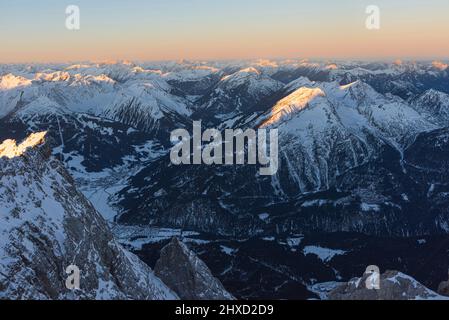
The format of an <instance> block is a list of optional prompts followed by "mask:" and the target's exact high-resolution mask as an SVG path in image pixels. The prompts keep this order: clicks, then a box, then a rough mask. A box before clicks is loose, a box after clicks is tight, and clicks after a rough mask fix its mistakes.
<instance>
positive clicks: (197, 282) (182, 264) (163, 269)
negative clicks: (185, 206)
mask: <svg viewBox="0 0 449 320" xmlns="http://www.w3.org/2000/svg"><path fill="white" fill-rule="evenodd" d="M154 272H155V274H156V275H157V276H158V277H159V278H160V279H162V281H164V283H166V284H167V285H168V286H169V287H170V288H171V289H173V290H174V291H175V292H176V293H177V294H178V296H179V297H180V298H181V299H184V300H232V299H234V297H233V296H232V295H231V294H230V293H229V292H227V291H226V289H225V288H224V287H223V285H222V284H221V282H220V281H219V280H218V279H216V278H215V277H214V276H213V275H212V273H211V271H210V270H209V268H208V267H207V266H206V264H205V263H204V262H203V261H201V260H200V259H199V258H198V257H197V256H196V255H195V254H194V253H193V252H192V251H190V250H189V249H188V248H187V247H186V246H185V245H184V244H183V243H181V242H180V241H179V240H178V239H177V238H173V239H172V240H171V242H170V243H169V244H168V245H167V246H165V247H164V248H163V249H162V251H161V256H160V258H159V260H158V261H157V263H156V266H155V268H154Z"/></svg>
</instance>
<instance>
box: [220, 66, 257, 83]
mask: <svg viewBox="0 0 449 320" xmlns="http://www.w3.org/2000/svg"><path fill="white" fill-rule="evenodd" d="M260 75H261V72H260V71H259V70H257V69H256V68H254V67H248V68H244V69H241V70H239V71H237V72H235V73H233V74H231V75H228V76H225V77H223V78H222V79H221V81H226V82H231V81H232V82H235V81H238V82H240V81H242V80H245V79H246V78H247V77H251V76H252V77H258V76H260Z"/></svg>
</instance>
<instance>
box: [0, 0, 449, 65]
mask: <svg viewBox="0 0 449 320" xmlns="http://www.w3.org/2000/svg"><path fill="white" fill-rule="evenodd" d="M68 5H77V6H79V8H80V30H77V31H73V30H68V29H67V28H66V23H65V22H66V17H67V16H66V13H65V10H66V7H67V6H68ZM368 5H377V6H378V7H379V9H380V29H379V30H369V29H367V28H366V26H365V21H366V19H367V17H368V14H367V13H366V12H365V10H366V7H367V6H368ZM448 14H449V1H448V0H313V1H311V0H308V1H305V0H126V1H124V0H70V1H67V0H0V63H11V62H67V61H87V60H94V61H103V60H121V59H126V60H134V61H142V60H178V59H194V60H213V59H220V60H223V59H224V60H227V59H253V58H317V59H318V58H323V59H397V58H401V59H447V58H448V57H449V19H448V18H447V16H448Z"/></svg>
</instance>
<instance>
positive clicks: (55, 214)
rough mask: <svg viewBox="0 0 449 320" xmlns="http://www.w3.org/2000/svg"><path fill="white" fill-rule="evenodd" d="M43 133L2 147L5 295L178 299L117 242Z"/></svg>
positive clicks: (0, 272)
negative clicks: (73, 285)
mask: <svg viewBox="0 0 449 320" xmlns="http://www.w3.org/2000/svg"><path fill="white" fill-rule="evenodd" d="M44 136H45V134H44V133H41V134H37V135H32V136H30V137H29V138H28V139H26V140H25V141H24V142H23V143H21V144H20V145H18V146H17V145H16V143H15V141H13V140H7V141H6V142H5V143H3V144H1V145H0V299H12V300H16V299H33V300H47V299H100V300H103V299H104V300H106V299H177V296H176V294H174V293H173V292H172V291H171V290H170V289H169V288H168V287H167V286H166V285H165V284H164V283H163V282H162V281H161V280H160V279H158V278H157V277H156V276H155V275H154V273H153V271H152V270H151V269H150V268H149V267H148V266H147V265H145V264H144V263H143V262H141V261H140V260H139V259H138V258H137V257H136V256H135V255H133V254H131V253H129V252H127V251H126V250H124V249H123V248H122V247H121V246H120V245H119V244H118V243H117V241H116V240H115V239H114V237H113V235H112V233H111V232H110V230H109V227H108V225H107V223H106V222H105V220H104V219H103V218H102V217H101V215H100V214H99V213H98V212H97V211H96V210H95V209H94V207H93V206H92V205H91V203H90V202H89V201H87V200H86V198H85V197H84V196H83V194H81V193H80V192H78V190H77V189H76V187H75V185H74V183H73V180H72V178H71V177H70V175H69V174H68V173H67V172H66V170H65V169H64V168H63V166H62V165H61V163H60V162H59V161H57V160H55V159H53V158H50V157H49V155H50V152H49V150H48V148H47V147H46V146H45V144H44V145H42V143H43V142H44ZM71 265H76V266H77V267H78V268H79V269H80V288H79V289H78V290H75V291H72V290H69V289H67V287H66V279H67V278H68V276H69V275H68V274H66V269H67V267H69V266H71Z"/></svg>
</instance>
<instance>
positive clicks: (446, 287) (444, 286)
mask: <svg viewBox="0 0 449 320" xmlns="http://www.w3.org/2000/svg"><path fill="white" fill-rule="evenodd" d="M438 293H439V294H441V295H442V296H446V297H449V280H448V281H443V282H441V283H440V285H439V286H438Z"/></svg>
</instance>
